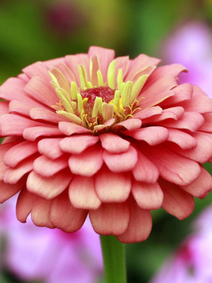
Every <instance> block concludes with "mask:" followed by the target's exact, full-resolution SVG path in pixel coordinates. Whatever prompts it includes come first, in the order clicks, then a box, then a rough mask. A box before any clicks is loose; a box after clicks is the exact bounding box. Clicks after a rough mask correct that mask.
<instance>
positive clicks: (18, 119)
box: [0, 114, 41, 137]
mask: <svg viewBox="0 0 212 283" xmlns="http://www.w3.org/2000/svg"><path fill="white" fill-rule="evenodd" d="M40 125H41V123H39V122H37V121H32V120H30V119H27V118H25V117H22V116H20V115H15V114H5V115H3V116H1V117H0V131H1V136H3V137H4V136H12V135H14V136H22V134H23V131H24V130H25V129H26V128H29V127H36V126H40Z"/></svg>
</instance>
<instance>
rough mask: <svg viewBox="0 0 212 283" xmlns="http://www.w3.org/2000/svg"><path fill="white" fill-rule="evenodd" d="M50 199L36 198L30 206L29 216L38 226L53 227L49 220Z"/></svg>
mask: <svg viewBox="0 0 212 283" xmlns="http://www.w3.org/2000/svg"><path fill="white" fill-rule="evenodd" d="M51 205H52V200H46V199H42V198H38V199H37V200H36V202H35V204H34V205H33V207H32V211H31V218H32V221H33V222H34V224H35V225H36V226H38V227H48V228H54V226H53V225H52V224H51V222H50V219H49V218H50V211H51Z"/></svg>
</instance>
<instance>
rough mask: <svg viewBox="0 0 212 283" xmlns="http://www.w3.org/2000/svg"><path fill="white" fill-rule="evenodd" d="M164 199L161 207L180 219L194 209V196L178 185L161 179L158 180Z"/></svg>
mask: <svg viewBox="0 0 212 283" xmlns="http://www.w3.org/2000/svg"><path fill="white" fill-rule="evenodd" d="M159 184H160V186H161V188H162V190H163V193H164V200H163V205H162V208H163V209H164V210H166V211H167V212H168V213H169V214H171V215H174V216H175V217H177V218H178V219H180V220H183V219H185V218H186V217H188V216H189V215H190V214H191V213H192V212H193V210H194V205H195V204H194V198H193V197H192V196H191V195H190V194H188V193H186V192H185V191H184V190H182V189H180V188H179V187H178V186H176V185H174V184H172V183H169V182H167V181H165V180H163V179H161V180H160V182H159Z"/></svg>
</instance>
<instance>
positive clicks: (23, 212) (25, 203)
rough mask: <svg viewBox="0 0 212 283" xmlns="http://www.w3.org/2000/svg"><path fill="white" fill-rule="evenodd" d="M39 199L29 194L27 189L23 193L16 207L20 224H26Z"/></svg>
mask: <svg viewBox="0 0 212 283" xmlns="http://www.w3.org/2000/svg"><path fill="white" fill-rule="evenodd" d="M38 199H39V197H38V196H37V195H35V194H32V193H30V192H28V191H27V190H26V189H23V190H22V191H21V193H20V194H19V196H18V200H17V205H16V214H17V218H18V220H19V221H20V222H23V223H25V222H26V219H27V217H28V215H29V214H30V212H31V211H32V207H33V205H34V204H35V202H36V200H38Z"/></svg>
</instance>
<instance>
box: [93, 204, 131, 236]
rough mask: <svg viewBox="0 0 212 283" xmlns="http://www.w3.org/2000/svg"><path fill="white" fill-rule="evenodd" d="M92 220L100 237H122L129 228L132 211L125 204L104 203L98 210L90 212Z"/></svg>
mask: <svg viewBox="0 0 212 283" xmlns="http://www.w3.org/2000/svg"><path fill="white" fill-rule="evenodd" d="M89 215H90V220H91V223H92V225H93V228H94V230H95V231H96V233H98V234H100V235H115V236H117V235H121V234H123V233H124V232H125V231H126V229H127V226H128V223H129V219H130V210H129V205H128V203H127V202H125V203H102V204H101V206H100V207H99V208H98V209H96V210H90V212H89Z"/></svg>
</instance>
